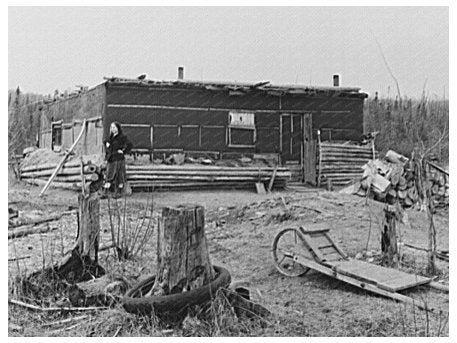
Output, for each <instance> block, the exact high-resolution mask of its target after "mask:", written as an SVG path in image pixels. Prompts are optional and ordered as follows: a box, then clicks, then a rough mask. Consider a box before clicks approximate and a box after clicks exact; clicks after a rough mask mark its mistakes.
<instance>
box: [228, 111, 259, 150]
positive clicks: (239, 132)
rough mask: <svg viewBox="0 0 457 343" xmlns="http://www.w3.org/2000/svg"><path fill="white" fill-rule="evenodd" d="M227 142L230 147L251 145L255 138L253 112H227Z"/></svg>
mask: <svg viewBox="0 0 457 343" xmlns="http://www.w3.org/2000/svg"><path fill="white" fill-rule="evenodd" d="M228 120H229V126H228V131H229V132H228V138H229V139H228V143H229V146H230V147H253V146H254V144H255V139H256V129H255V113H252V112H229V118H228Z"/></svg>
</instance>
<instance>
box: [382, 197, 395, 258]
mask: <svg viewBox="0 0 457 343" xmlns="http://www.w3.org/2000/svg"><path fill="white" fill-rule="evenodd" d="M384 216H385V217H384V225H383V226H384V230H383V232H382V237H381V250H382V264H383V265H384V266H388V267H397V266H398V245H397V213H396V209H395V207H394V206H392V205H387V206H386V208H385V209H384Z"/></svg>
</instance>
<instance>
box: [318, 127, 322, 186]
mask: <svg viewBox="0 0 457 343" xmlns="http://www.w3.org/2000/svg"><path fill="white" fill-rule="evenodd" d="M317 148H318V152H319V162H318V168H319V169H318V174H317V187H320V186H321V169H322V150H321V149H322V147H321V130H317Z"/></svg>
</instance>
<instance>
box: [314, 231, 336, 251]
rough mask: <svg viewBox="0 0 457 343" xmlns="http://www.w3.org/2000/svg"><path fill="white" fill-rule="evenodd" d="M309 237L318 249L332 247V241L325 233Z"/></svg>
mask: <svg viewBox="0 0 457 343" xmlns="http://www.w3.org/2000/svg"><path fill="white" fill-rule="evenodd" d="M308 236H309V237H310V238H311V239H312V241H313V243H314V244H315V245H316V246H317V247H318V248H322V247H327V246H332V245H333V244H332V241H330V240H329V239H328V238H327V237H326V236H325V235H324V233H323V232H318V233H311V234H308Z"/></svg>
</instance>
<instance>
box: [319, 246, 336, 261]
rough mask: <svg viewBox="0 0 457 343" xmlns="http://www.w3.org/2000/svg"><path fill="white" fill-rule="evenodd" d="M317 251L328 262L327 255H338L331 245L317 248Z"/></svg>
mask: <svg viewBox="0 0 457 343" xmlns="http://www.w3.org/2000/svg"><path fill="white" fill-rule="evenodd" d="M319 251H320V252H321V254H322V255H324V256H325V259H326V260H328V257H327V255H329V254H333V253H337V254H338V251H337V250H336V249H335V247H334V246H333V245H329V246H326V247H319Z"/></svg>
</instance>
